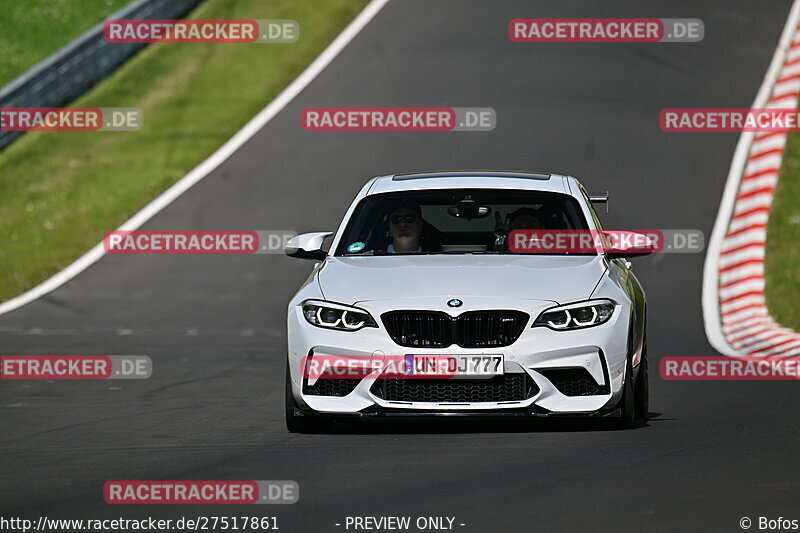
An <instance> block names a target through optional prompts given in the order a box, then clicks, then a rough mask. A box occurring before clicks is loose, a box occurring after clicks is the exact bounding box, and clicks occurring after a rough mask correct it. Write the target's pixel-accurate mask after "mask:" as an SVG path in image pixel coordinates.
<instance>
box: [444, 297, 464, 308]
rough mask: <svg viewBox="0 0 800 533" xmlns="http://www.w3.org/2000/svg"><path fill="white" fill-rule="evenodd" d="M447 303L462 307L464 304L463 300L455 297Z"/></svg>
mask: <svg viewBox="0 0 800 533" xmlns="http://www.w3.org/2000/svg"><path fill="white" fill-rule="evenodd" d="M447 305H449V306H450V307H461V306H462V305H464V302H462V301H461V300H459V299H458V298H453V299H452V300H449V301H448V302H447Z"/></svg>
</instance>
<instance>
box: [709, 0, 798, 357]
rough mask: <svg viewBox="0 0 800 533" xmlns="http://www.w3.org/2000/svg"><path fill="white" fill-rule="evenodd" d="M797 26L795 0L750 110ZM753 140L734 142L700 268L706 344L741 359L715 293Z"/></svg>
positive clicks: (747, 136)
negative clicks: (725, 331) (729, 337)
mask: <svg viewBox="0 0 800 533" xmlns="http://www.w3.org/2000/svg"><path fill="white" fill-rule="evenodd" d="M798 24H800V0H795V1H794V3H793V4H792V8H791V10H790V11H789V16H788V18H787V19H786V25H785V26H784V28H783V33H782V34H781V39H780V41H778V47H777V48H776V49H775V54H774V55H773V56H772V62H771V63H770V65H769V69H768V70H767V74H766V76H765V77H764V81H763V82H762V83H761V87H760V89H759V90H758V94H757V95H756V99H755V101H754V102H753V105H752V106H751V107H752V108H763V107H765V106H766V104H767V102H768V101H769V97H770V95H771V93H772V89H773V86H774V85H775V82H776V81H777V79H778V74H779V73H780V70H781V68H782V67H783V63H784V61H785V59H786V55H787V54H788V51H789V47H790V46H791V44H792V41H793V40H794V36H795V34H796V32H797V26H798ZM754 137H755V134H754V133H752V132H744V133H742V134H741V135H740V136H739V141H738V142H737V143H736V150H735V151H734V154H733V161H732V163H731V168H730V171H729V172H728V178H727V181H726V183H725V190H724V192H723V194H722V200H721V201H720V206H719V211H718V212H717V219H716V221H715V222H714V229H713V230H712V232H711V238H710V239H709V242H708V247H707V248H706V259H705V263H704V265H703V292H702V305H703V323H704V326H705V330H706V337H708V341H709V342H710V343H711V346H713V347H714V349H715V350H717V351H718V352H720V353H722V354H724V355H728V356H731V357H737V356H742V355H743V354H742V353H741V352H739V351H737V350H735V349H734V348H733V347H732V346H731V345H730V344H729V343H728V341H727V340H726V339H725V336H724V335H723V333H722V323H721V317H720V309H719V294H718V291H719V283H718V279H719V278H718V276H719V270H718V268H719V259H720V252H721V250H722V241H723V240H724V238H725V234H726V232H727V229H728V224H729V223H730V219H731V216H732V214H733V209H734V206H735V203H736V197H737V195H738V192H739V184H740V182H741V179H742V175H743V173H744V167H745V165H746V164H747V160H748V155H749V151H750V145H751V144H752V143H753V138H754ZM744 355H746V354H744Z"/></svg>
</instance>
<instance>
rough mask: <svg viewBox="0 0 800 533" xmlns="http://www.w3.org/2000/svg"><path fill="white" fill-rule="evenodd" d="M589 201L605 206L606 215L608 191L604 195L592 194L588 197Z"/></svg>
mask: <svg viewBox="0 0 800 533" xmlns="http://www.w3.org/2000/svg"><path fill="white" fill-rule="evenodd" d="M589 201H590V202H592V203H593V204H605V205H606V213H608V191H606V193H605V194H592V195H590V196H589Z"/></svg>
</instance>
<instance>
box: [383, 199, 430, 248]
mask: <svg viewBox="0 0 800 533" xmlns="http://www.w3.org/2000/svg"><path fill="white" fill-rule="evenodd" d="M388 219H389V233H390V234H391V236H392V243H391V244H390V245H389V246H387V247H386V253H387V254H418V253H421V252H422V246H420V242H419V240H420V235H422V224H423V222H422V210H421V209H420V207H419V206H418V205H401V206H397V207H395V208H394V209H392V210H391V211H390V212H389V216H388Z"/></svg>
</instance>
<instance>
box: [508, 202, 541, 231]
mask: <svg viewBox="0 0 800 533" xmlns="http://www.w3.org/2000/svg"><path fill="white" fill-rule="evenodd" d="M509 218H510V219H511V223H510V224H509V230H515V229H542V223H541V222H540V221H539V217H538V216H536V211H534V210H533V209H531V208H530V207H520V208H519V209H517V210H516V211H514V212H513V213H511V215H510V216H509Z"/></svg>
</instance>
